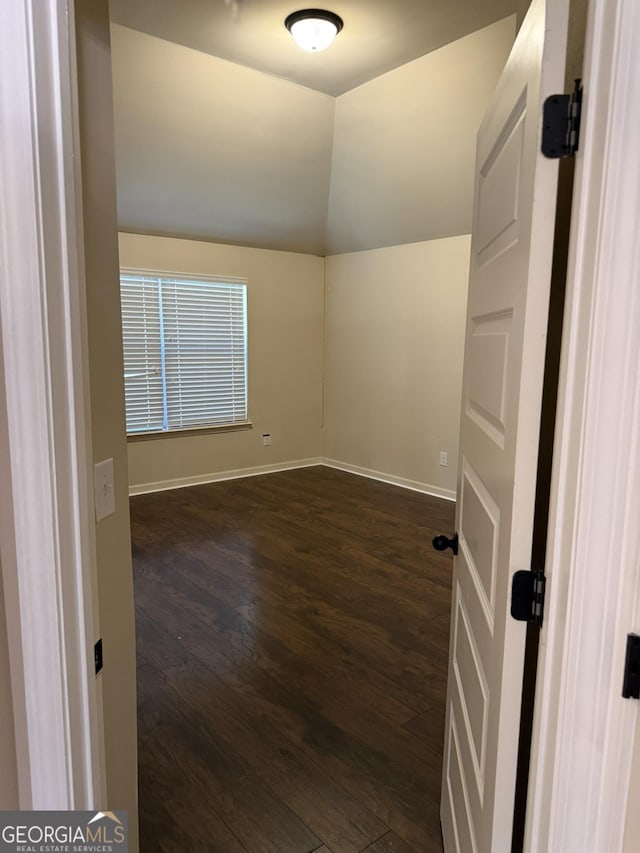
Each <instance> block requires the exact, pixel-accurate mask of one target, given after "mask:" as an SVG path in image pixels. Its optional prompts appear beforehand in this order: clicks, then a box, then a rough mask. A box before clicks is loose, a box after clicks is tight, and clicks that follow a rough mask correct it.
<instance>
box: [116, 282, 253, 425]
mask: <svg viewBox="0 0 640 853" xmlns="http://www.w3.org/2000/svg"><path fill="white" fill-rule="evenodd" d="M120 293H121V302H122V333H123V344H124V384H125V401H126V409H127V433H129V434H135V433H142V432H168V431H171V430H180V429H193V428H197V427H207V426H221V425H230V424H238V423H247V286H246V282H241V281H233V280H226V279H225V280H213V281H212V280H207V279H201V278H198V277H196V276H193V277H191V278H178V277H177V276H171V275H164V274H155V273H147V272H144V273H141V272H139V271H124V270H123V271H122V272H121V274H120Z"/></svg>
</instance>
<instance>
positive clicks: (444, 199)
mask: <svg viewBox="0 0 640 853" xmlns="http://www.w3.org/2000/svg"><path fill="white" fill-rule="evenodd" d="M110 2H111V15H112V19H113V24H112V31H111V51H112V67H113V96H114V117H115V142H116V177H117V190H118V221H119V226H120V229H121V230H123V231H132V232H138V233H149V234H157V235H164V236H175V237H184V238H187V239H194V240H209V241H213V242H219V243H232V244H237V245H245V246H254V247H257V248H267V249H276V250H284V251H293V252H305V253H312V254H319V255H326V254H335V253H340V252H350V251H360V250H364V249H369V248H377V247H381V246H391V245H400V244H402V243H411V242H418V241H422V240H433V239H438V238H440V237H447V236H455V235H457V234H463V233H467V232H468V231H469V229H470V220H471V208H472V200H473V162H474V157H475V154H474V152H475V136H476V131H477V128H478V126H479V123H480V121H481V118H482V115H483V112H484V110H485V106H486V104H487V103H488V99H489V97H490V95H491V92H492V91H493V89H494V87H495V84H496V81H497V80H498V77H499V75H500V72H501V69H502V67H503V66H504V62H505V61H506V58H507V56H508V53H509V50H510V48H511V45H512V43H513V38H514V35H515V31H516V27H517V23H518V22H519V20H520V19H521V12H522V7H523V5H526V2H527V0H336V2H331V3H330V4H328V8H330V9H331V10H333V11H336V12H337V13H338V14H340V15H341V16H342V18H343V19H344V29H343V30H342V32H341V33H340V34H339V36H338V38H337V39H336V41H335V43H334V44H333V45H332V46H331V47H330V48H329V49H328V50H327V51H325V52H323V53H320V54H308V53H305V52H304V51H302V50H301V49H300V48H298V47H297V46H296V44H295V43H294V41H293V39H292V38H291V36H290V35H289V34H288V32H287V31H286V30H285V28H284V25H283V21H284V18H285V17H286V15H287V14H289V13H290V12H292V11H294V10H296V9H299V8H300V7H301V6H304V3H295V2H292V0H288V2H287V0H235V2H234V0H228V2H227V0H110ZM514 7H515V8H514ZM514 11H515V12H517V13H518V14H517V15H516V14H514Z"/></svg>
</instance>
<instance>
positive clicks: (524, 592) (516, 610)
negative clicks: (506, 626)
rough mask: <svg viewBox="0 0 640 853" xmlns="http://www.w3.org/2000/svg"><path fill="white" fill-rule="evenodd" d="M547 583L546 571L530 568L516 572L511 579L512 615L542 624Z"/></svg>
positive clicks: (519, 620) (534, 623) (517, 618)
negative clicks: (531, 569)
mask: <svg viewBox="0 0 640 853" xmlns="http://www.w3.org/2000/svg"><path fill="white" fill-rule="evenodd" d="M546 583H547V579H546V578H545V576H544V572H534V571H530V570H528V569H525V570H523V571H520V572H515V574H514V575H513V578H512V580H511V615H512V616H513V618H514V619H516V620H517V621H518V622H531V623H532V624H533V625H542V618H543V616H544V590H545V586H546Z"/></svg>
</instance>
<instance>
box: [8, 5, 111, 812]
mask: <svg viewBox="0 0 640 853" xmlns="http://www.w3.org/2000/svg"><path fill="white" fill-rule="evenodd" d="M73 14H74V12H73V3H72V2H68V3H64V2H56V0H3V2H2V3H1V4H0V105H1V111H2V120H1V121H0V187H1V193H0V240H1V245H2V253H1V262H0V263H1V267H0V268H1V270H2V276H1V277H0V318H1V319H0V347H1V349H0V365H1V366H2V369H3V373H4V404H5V405H4V406H1V407H0V409H2V410H3V411H2V420H3V421H4V423H3V424H2V426H3V427H5V428H4V429H2V431H0V475H1V480H0V482H1V485H0V489H1V491H2V505H3V513H2V521H1V523H2V529H1V530H0V534H1V535H0V541H1V543H2V546H1V547H2V559H1V563H2V573H3V583H4V593H5V602H6V611H7V626H8V635H9V659H10V667H11V678H12V698H13V705H14V718H15V729H16V750H17V760H18V786H19V800H20V807H21V808H23V809H29V808H36V809H71V808H85V809H88V808H93V807H94V806H97V805H98V804H99V803H100V802H102V797H103V795H104V775H103V769H102V768H103V761H102V756H101V743H102V736H101V729H100V714H99V706H100V702H99V687H98V683H97V682H96V678H95V676H94V671H93V660H92V657H93V656H92V648H93V641H94V636H95V634H94V631H95V627H96V626H95V624H94V623H95V620H94V610H95V607H94V600H93V589H94V581H95V542H94V536H95V526H94V522H93V509H92V507H93V501H92V497H91V496H92V491H91V480H90V475H91V469H90V464H89V461H90V459H91V447H90V438H89V436H90V431H89V425H90V424H89V409H88V394H87V376H88V369H87V368H88V355H87V352H88V350H87V346H86V321H85V310H84V280H83V271H82V257H81V254H80V250H79V247H80V246H81V245H82V239H81V237H82V233H81V224H82V217H81V207H80V195H79V189H80V180H79V162H78V152H79V146H78V144H77V140H78V137H77V126H78V125H77V109H76V91H77V80H76V70H75V40H74V33H73ZM0 385H1V383H0Z"/></svg>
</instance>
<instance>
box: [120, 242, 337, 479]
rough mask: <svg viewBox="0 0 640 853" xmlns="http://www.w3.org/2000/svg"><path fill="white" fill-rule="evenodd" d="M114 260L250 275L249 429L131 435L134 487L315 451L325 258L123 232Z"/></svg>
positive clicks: (288, 459) (314, 453) (319, 405)
mask: <svg viewBox="0 0 640 853" xmlns="http://www.w3.org/2000/svg"><path fill="white" fill-rule="evenodd" d="M120 261H121V264H122V266H123V267H133V268H138V269H151V270H165V271H170V272H176V273H190V274H199V275H214V276H215V275H220V276H225V275H228V276H237V277H240V278H246V279H247V280H248V294H247V312H248V362H249V364H248V368H249V374H248V382H249V417H250V419H251V420H252V422H253V429H251V430H243V431H240V432H227V433H200V434H191V435H185V436H170V437H169V436H163V437H162V438H159V439H157V440H132V441H130V442H129V476H130V483H131V485H132V487H134V488H135V487H142V488H144V487H145V485H147V484H154V483H160V484H162V483H166V481H174V480H184V479H189V478H198V477H206V476H207V475H210V474H211V475H215V474H216V473H218V472H222V471H233V470H236V469H240V468H253V467H260V466H263V465H279V464H282V463H286V462H291V461H296V460H304V459H309V458H314V457H318V456H320V454H321V452H322V433H321V421H322V327H323V310H324V294H323V287H324V260H323V259H322V258H319V257H315V256H313V255H302V254H295V253H289V252H276V251H268V250H263V249H248V248H243V247H238V246H224V245H218V244H215V243H203V242H197V241H193V240H177V239H169V238H163V237H149V236H142V235H135V234H121V235H120ZM267 432H268V433H270V434H271V442H272V443H271V446H270V447H264V446H263V443H262V433H267Z"/></svg>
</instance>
